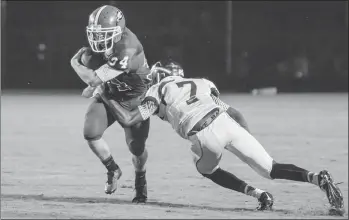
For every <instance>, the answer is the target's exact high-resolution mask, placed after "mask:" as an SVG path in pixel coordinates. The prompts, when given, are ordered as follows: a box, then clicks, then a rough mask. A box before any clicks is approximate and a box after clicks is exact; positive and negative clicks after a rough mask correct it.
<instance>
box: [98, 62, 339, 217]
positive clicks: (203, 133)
mask: <svg viewBox="0 0 349 220" xmlns="http://www.w3.org/2000/svg"><path fill="white" fill-rule="evenodd" d="M150 77H151V79H152V86H151V87H150V88H149V90H148V91H147V93H146V95H145V98H144V100H143V102H142V103H143V104H142V105H140V106H139V107H138V108H136V109H135V110H133V111H128V110H126V109H124V108H123V107H122V106H121V105H120V104H118V103H117V102H114V101H113V100H110V101H108V100H106V99H105V102H106V104H107V105H109V106H110V107H111V109H112V111H113V115H114V117H116V118H117V120H118V121H119V122H120V123H121V124H122V125H123V126H126V127H127V126H132V125H133V124H136V123H138V122H140V121H143V120H147V119H148V118H149V117H150V116H151V115H153V114H156V115H157V116H158V117H160V118H161V119H162V120H164V121H167V122H169V123H170V124H171V125H172V128H173V129H174V130H175V131H176V132H177V133H178V134H179V135H180V136H181V137H182V138H184V139H187V140H190V141H191V142H192V147H191V150H192V152H193V158H194V162H195V165H196V168H197V170H198V171H199V173H201V174H202V175H203V176H204V177H206V178H208V179H210V180H212V181H213V182H215V183H216V184H218V185H220V186H222V187H225V188H228V189H232V190H235V191H237V192H240V193H244V194H246V195H249V196H253V197H255V198H257V199H258V201H259V206H258V208H257V209H258V210H267V209H271V207H272V205H273V202H274V201H273V196H272V195H271V194H270V193H269V192H266V191H264V190H261V189H258V188H255V187H253V186H251V185H249V184H247V183H246V182H244V181H243V180H240V179H239V178H237V177H236V176H235V175H233V174H232V173H229V172H228V171H225V170H223V169H221V168H220V167H219V162H220V159H221V156H222V153H223V150H224V149H226V150H228V151H230V152H232V153H233V154H235V155H236V156H237V157H239V158H240V159H241V160H242V161H243V162H245V163H247V164H248V165H249V166H250V167H251V168H252V169H253V170H255V171H256V172H257V173H258V174H260V175H261V176H263V177H265V178H268V179H286V180H293V181H301V182H309V183H312V184H314V185H317V186H319V187H320V189H321V190H323V191H324V192H325V193H326V195H327V198H328V200H329V203H330V205H331V211H332V212H335V213H336V214H337V213H338V214H343V213H344V203H343V196H342V193H341V191H340V190H339V188H338V187H337V185H336V184H335V183H334V181H333V178H332V176H331V175H330V174H329V172H327V171H326V170H323V171H320V172H319V173H315V172H310V171H307V170H305V169H303V168H300V167H297V166H295V165H293V164H282V163H277V162H275V160H274V159H273V158H271V157H270V156H269V154H268V153H267V152H266V151H265V149H264V148H263V146H262V145H261V144H260V143H259V142H258V141H257V140H256V139H255V138H254V137H253V136H252V135H251V134H250V132H249V131H248V127H247V123H246V121H245V120H244V117H243V116H242V114H241V113H240V112H239V111H237V110H236V109H234V108H232V107H230V106H229V105H227V104H225V103H224V102H222V101H221V100H220V99H219V98H218V96H219V92H218V89H217V88H216V86H215V85H214V84H213V83H212V82H210V81H209V80H206V79H191V78H184V72H183V69H182V68H181V67H180V65H179V64H178V63H176V62H173V61H167V62H157V63H156V64H155V65H153V66H152V68H151V72H150ZM96 95H97V96H98V95H100V96H101V98H102V99H103V100H104V98H103V94H102V90H97V92H96Z"/></svg>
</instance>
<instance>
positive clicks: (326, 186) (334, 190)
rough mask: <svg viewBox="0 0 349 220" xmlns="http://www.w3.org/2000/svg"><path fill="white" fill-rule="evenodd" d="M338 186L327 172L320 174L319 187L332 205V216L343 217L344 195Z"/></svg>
mask: <svg viewBox="0 0 349 220" xmlns="http://www.w3.org/2000/svg"><path fill="white" fill-rule="evenodd" d="M337 185H338V184H335V183H334V181H333V178H332V176H331V174H330V173H329V172H328V171H327V170H323V171H321V172H320V173H319V187H320V189H321V190H322V191H324V192H325V193H326V196H327V199H328V202H329V203H330V205H331V208H330V214H334V215H343V214H344V212H345V210H344V201H343V195H342V192H341V191H340V189H339V188H338V186H337Z"/></svg>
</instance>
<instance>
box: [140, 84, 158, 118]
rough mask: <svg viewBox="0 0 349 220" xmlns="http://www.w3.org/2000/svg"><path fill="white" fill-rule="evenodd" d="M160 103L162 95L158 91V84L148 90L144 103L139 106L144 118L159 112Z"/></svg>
mask: <svg viewBox="0 0 349 220" xmlns="http://www.w3.org/2000/svg"><path fill="white" fill-rule="evenodd" d="M159 103H160V97H159V93H158V86H152V87H150V88H149V90H148V91H147V93H146V95H145V98H144V100H143V101H142V104H141V105H140V106H138V109H139V111H140V113H141V115H142V118H143V120H146V119H148V118H150V116H152V115H154V114H156V113H157V112H158V109H159Z"/></svg>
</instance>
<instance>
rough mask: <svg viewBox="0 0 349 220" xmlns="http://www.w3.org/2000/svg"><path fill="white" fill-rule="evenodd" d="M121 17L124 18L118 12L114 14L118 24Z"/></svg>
mask: <svg viewBox="0 0 349 220" xmlns="http://www.w3.org/2000/svg"><path fill="white" fill-rule="evenodd" d="M123 17H124V15H123V14H122V12H121V11H120V10H118V11H117V12H116V21H117V22H119V21H120V20H121V19H122V18H123Z"/></svg>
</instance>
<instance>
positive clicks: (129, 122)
mask: <svg viewBox="0 0 349 220" xmlns="http://www.w3.org/2000/svg"><path fill="white" fill-rule="evenodd" d="M96 96H99V97H100V98H101V99H102V100H103V102H104V103H105V104H106V105H107V106H108V107H109V109H110V110H111V113H112V115H113V116H114V118H115V119H116V120H117V121H118V122H119V123H120V124H121V126H123V127H131V126H133V125H135V124H138V123H139V122H141V121H145V120H147V119H148V118H149V117H150V116H151V115H152V113H151V111H148V112H149V114H148V115H145V114H142V113H141V110H140V109H141V108H147V105H145V104H144V105H141V106H139V107H138V108H136V109H134V110H132V111H128V110H127V109H125V108H124V107H122V106H121V105H120V104H119V103H118V102H116V101H114V100H109V99H107V98H106V97H105V96H104V95H103V94H101V93H98V94H97V95H96Z"/></svg>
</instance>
